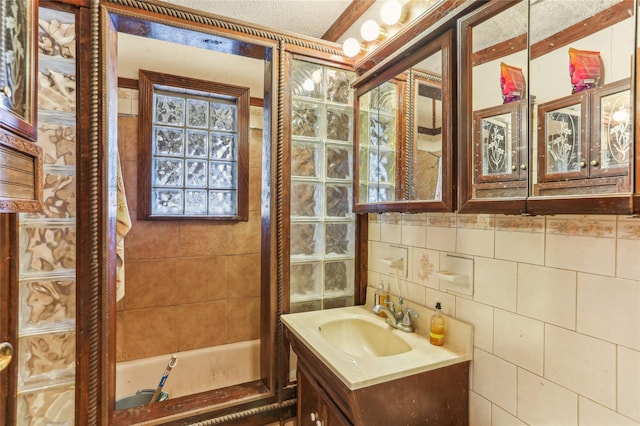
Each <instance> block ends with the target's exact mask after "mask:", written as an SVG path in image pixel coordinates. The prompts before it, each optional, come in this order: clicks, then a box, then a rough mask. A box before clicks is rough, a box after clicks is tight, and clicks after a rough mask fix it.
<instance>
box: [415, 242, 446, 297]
mask: <svg viewBox="0 0 640 426" xmlns="http://www.w3.org/2000/svg"><path fill="white" fill-rule="evenodd" d="M410 252H411V258H410V260H411V263H410V264H409V276H410V277H411V280H412V281H413V282H415V283H418V284H421V285H424V286H427V287H431V288H438V286H439V282H438V281H439V280H438V277H437V276H436V274H435V273H436V271H439V270H440V253H439V252H437V251H435V250H425V249H422V248H412V249H411V250H410Z"/></svg>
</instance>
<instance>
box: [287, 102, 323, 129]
mask: <svg viewBox="0 0 640 426" xmlns="http://www.w3.org/2000/svg"><path fill="white" fill-rule="evenodd" d="M321 108H322V106H321V105H320V104H315V103H310V102H298V101H294V102H293V111H292V112H291V114H292V117H291V134H292V135H293V136H304V137H309V138H317V137H320V129H321V125H320V124H321V120H322V118H321V117H322V115H321Z"/></svg>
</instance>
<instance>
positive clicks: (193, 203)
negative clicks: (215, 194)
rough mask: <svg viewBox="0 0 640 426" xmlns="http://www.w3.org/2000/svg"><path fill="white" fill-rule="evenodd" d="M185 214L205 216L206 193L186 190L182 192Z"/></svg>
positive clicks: (201, 190)
mask: <svg viewBox="0 0 640 426" xmlns="http://www.w3.org/2000/svg"><path fill="white" fill-rule="evenodd" d="M184 213H185V214H207V191H206V190H204V189H188V190H186V191H184Z"/></svg>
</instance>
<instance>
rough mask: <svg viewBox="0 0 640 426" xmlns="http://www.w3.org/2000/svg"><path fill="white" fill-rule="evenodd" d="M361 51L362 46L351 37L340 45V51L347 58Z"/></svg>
mask: <svg viewBox="0 0 640 426" xmlns="http://www.w3.org/2000/svg"><path fill="white" fill-rule="evenodd" d="M360 50H362V45H361V44H360V42H359V41H358V40H356V39H355V38H353V37H350V38H348V39H346V40H345V41H344V43H342V51H343V52H344V54H345V55H346V56H348V57H349V58H353V57H354V56H356V55H357V54H358V53H360Z"/></svg>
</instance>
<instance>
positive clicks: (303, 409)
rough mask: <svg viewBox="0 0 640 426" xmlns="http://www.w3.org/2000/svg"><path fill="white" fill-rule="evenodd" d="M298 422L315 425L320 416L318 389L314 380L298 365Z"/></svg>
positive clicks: (310, 425)
mask: <svg viewBox="0 0 640 426" xmlns="http://www.w3.org/2000/svg"><path fill="white" fill-rule="evenodd" d="M297 376H298V424H299V425H300V426H303V425H309V426H317V423H316V422H317V421H319V417H320V414H321V413H320V404H319V394H318V389H317V388H316V385H315V383H314V382H312V381H311V379H310V378H309V377H308V376H307V375H306V374H305V373H304V371H303V370H301V369H300V367H298V372H297Z"/></svg>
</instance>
